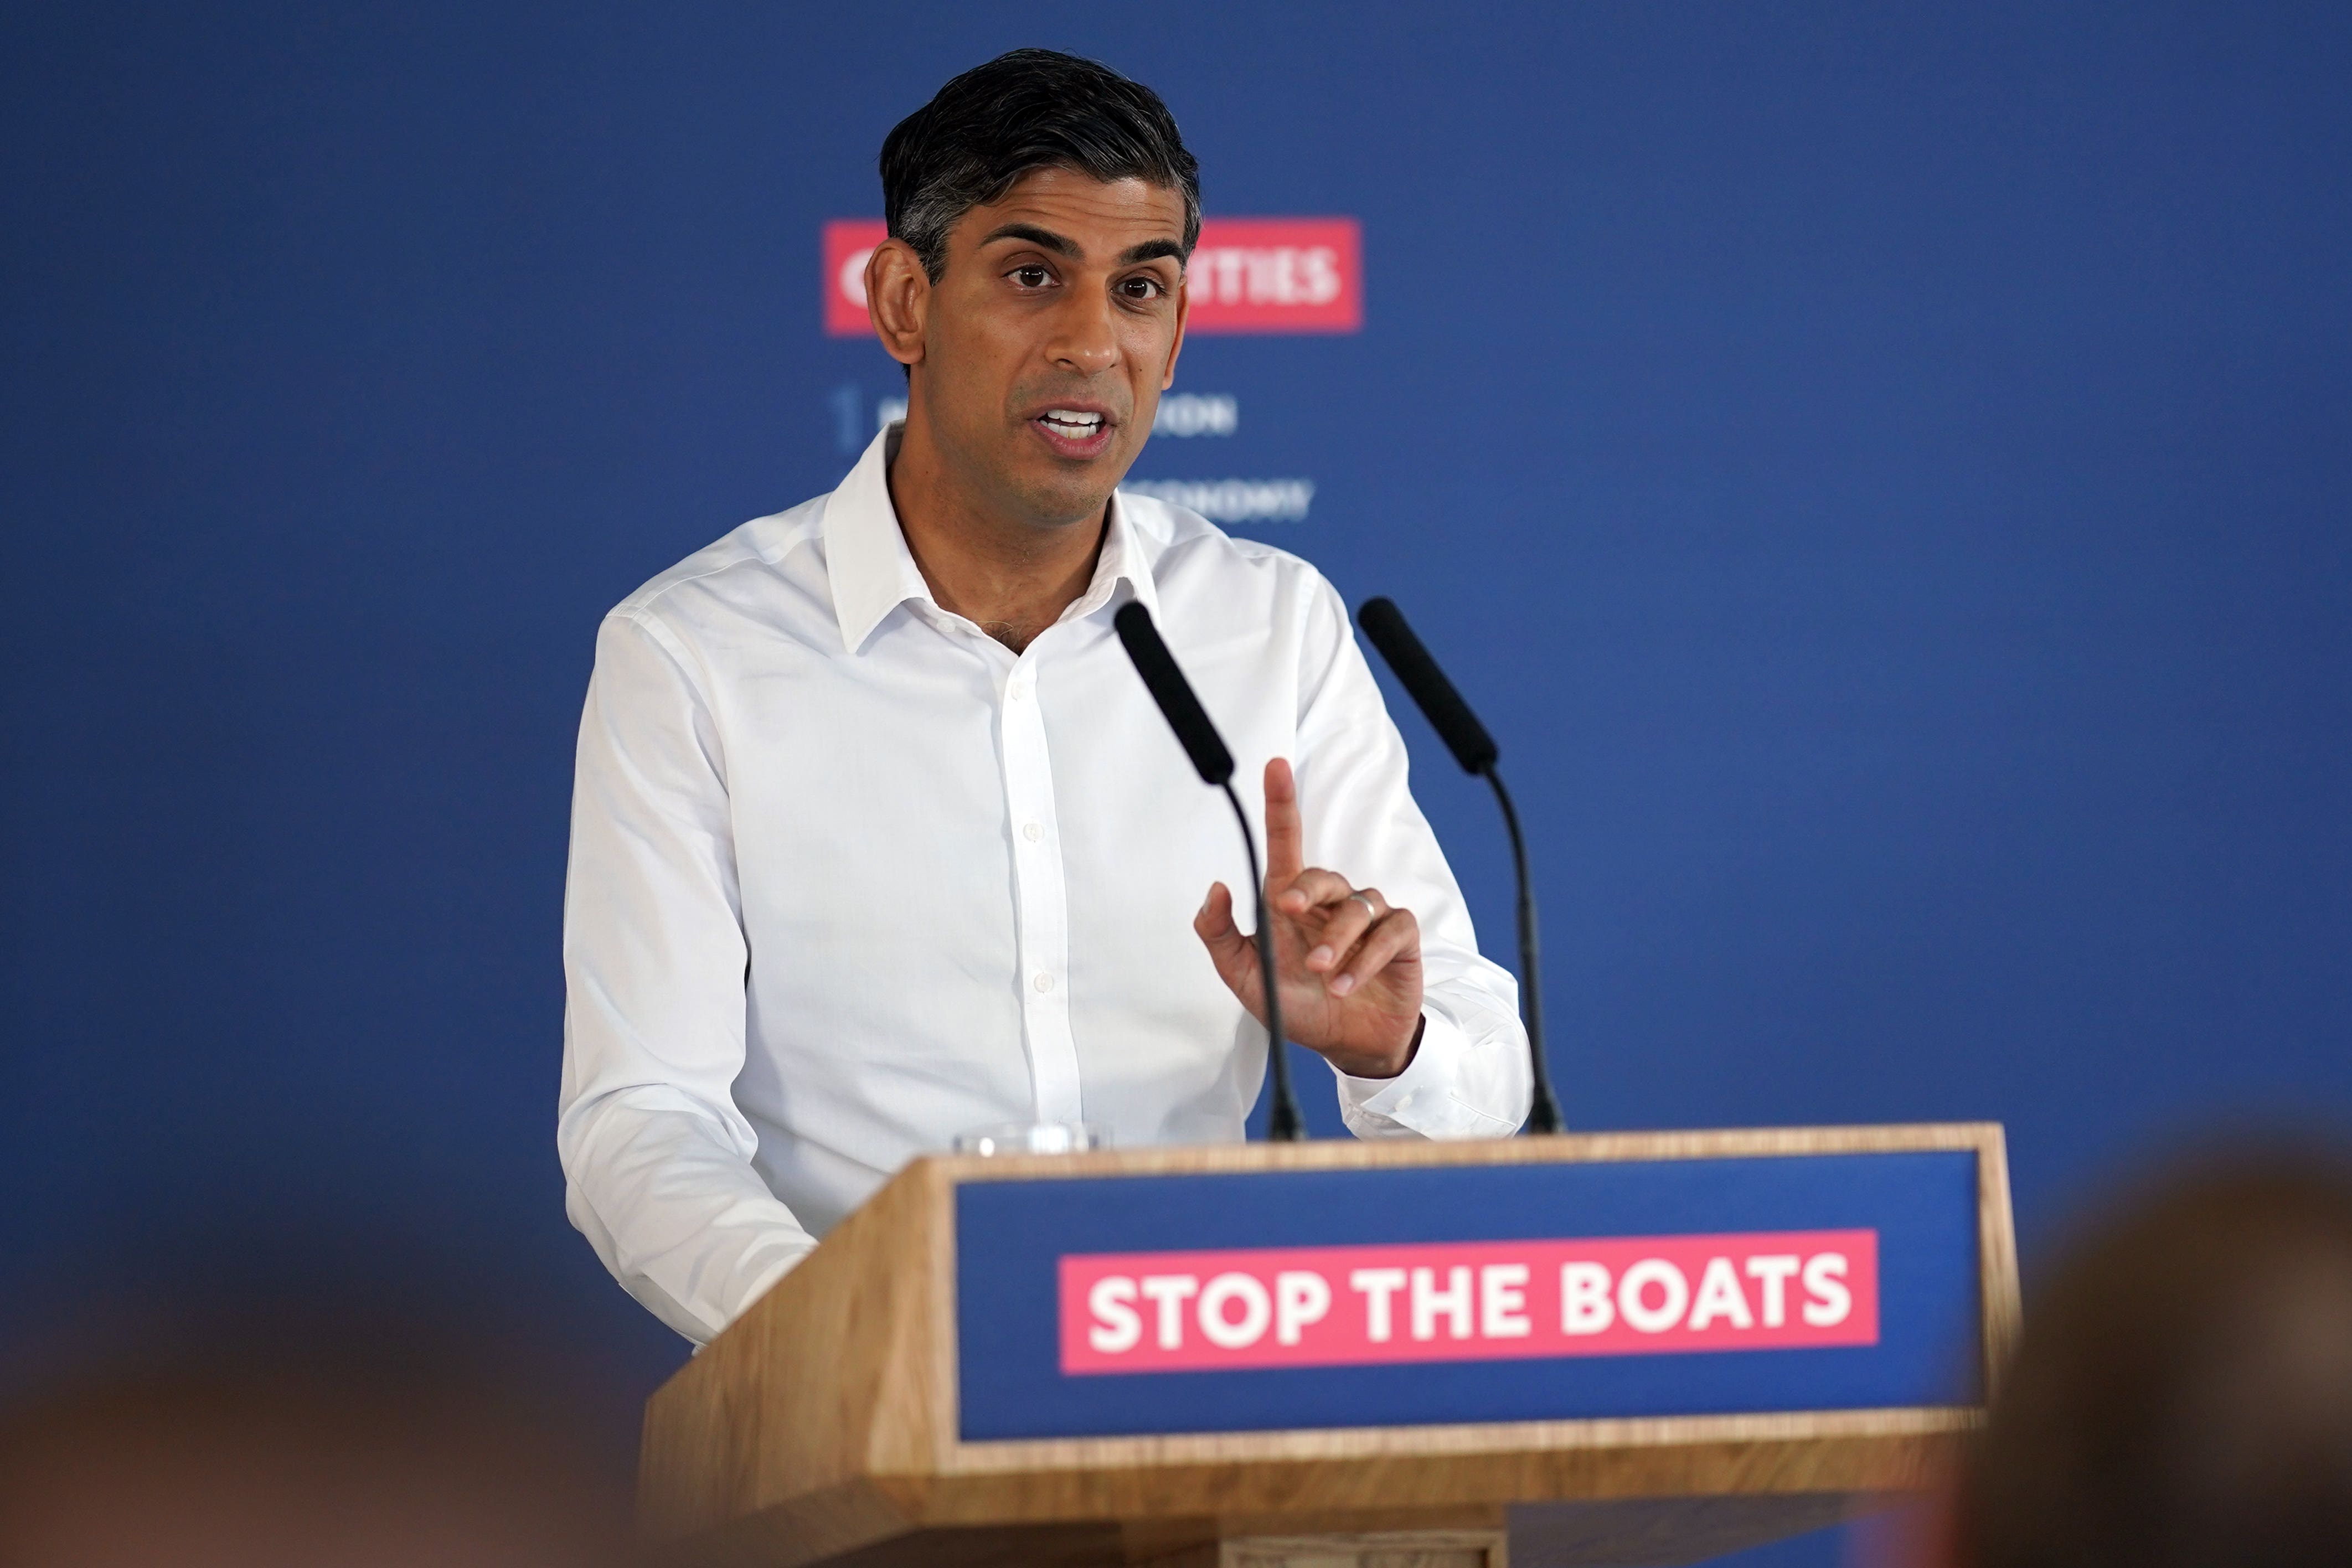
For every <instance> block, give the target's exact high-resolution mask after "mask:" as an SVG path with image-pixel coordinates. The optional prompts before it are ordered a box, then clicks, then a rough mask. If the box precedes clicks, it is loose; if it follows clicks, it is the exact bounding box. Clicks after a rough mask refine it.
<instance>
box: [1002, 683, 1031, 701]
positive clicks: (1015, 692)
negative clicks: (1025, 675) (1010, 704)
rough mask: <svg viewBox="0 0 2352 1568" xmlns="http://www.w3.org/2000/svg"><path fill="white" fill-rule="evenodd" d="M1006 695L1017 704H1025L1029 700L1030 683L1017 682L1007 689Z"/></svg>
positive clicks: (1005, 690)
mask: <svg viewBox="0 0 2352 1568" xmlns="http://www.w3.org/2000/svg"><path fill="white" fill-rule="evenodd" d="M1004 695H1005V696H1007V697H1010V698H1011V699H1013V701H1015V702H1025V701H1027V700H1029V683H1028V682H1027V681H1025V680H1015V681H1013V682H1012V683H1011V684H1009V685H1007V686H1006V687H1005V689H1004Z"/></svg>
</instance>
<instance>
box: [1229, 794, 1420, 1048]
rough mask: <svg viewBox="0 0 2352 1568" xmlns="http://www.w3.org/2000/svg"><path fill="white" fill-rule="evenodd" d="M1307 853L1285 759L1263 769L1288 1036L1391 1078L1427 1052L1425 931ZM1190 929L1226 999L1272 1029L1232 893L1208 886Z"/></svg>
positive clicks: (1268, 889)
mask: <svg viewBox="0 0 2352 1568" xmlns="http://www.w3.org/2000/svg"><path fill="white" fill-rule="evenodd" d="M1304 842H1305V840H1304V836H1303V835H1302V833H1301V831H1300V828H1299V823H1298V785H1297V781H1296V780H1294V779H1293V778H1292V777H1291V774H1290V764H1289V763H1287V762H1285V761H1284V760H1283V759H1282V758H1280V757H1276V759H1275V760H1274V761H1272V762H1270V763H1266V765H1265V906H1266V914H1267V918H1268V919H1270V920H1272V921H1274V966H1275V973H1276V975H1277V976H1278V977H1279V980H1280V984H1281V985H1282V1021H1283V1026H1284V1029H1285V1031H1286V1033H1287V1034H1288V1035H1289V1036H1290V1037H1291V1038H1292V1039H1294V1040H1296V1041H1297V1042H1298V1043H1299V1044H1300V1045H1302V1046H1305V1047H1307V1048H1308V1049H1309V1050H1313V1051H1318V1052H1320V1053H1321V1054H1322V1055H1323V1057H1324V1058H1326V1059H1328V1061H1329V1062H1330V1063H1331V1065H1332V1066H1334V1067H1336V1068H1339V1070H1340V1071H1341V1072H1344V1073H1346V1074H1348V1075H1349V1076H1350V1077H1352V1078H1393V1077H1395V1076H1396V1075H1397V1074H1398V1073H1400V1072H1402V1071H1403V1070H1404V1067H1405V1064H1406V1063H1407V1062H1409V1061H1411V1060H1412V1052H1413V1047H1415V1046H1417V1045H1418V1044H1419V1043H1420V1040H1421V986H1422V973H1421V927H1420V925H1419V924H1418V923H1417V922H1415V921H1414V920H1413V918H1412V910H1399V909H1391V908H1390V907H1389V903H1388V900H1385V899H1383V898H1381V895H1380V892H1379V890H1378V889H1372V888H1357V887H1351V886H1350V885H1349V882H1348V879H1346V878H1345V877H1342V876H1340V875H1339V873H1338V872H1336V871H1326V870H1323V869H1322V868H1319V867H1313V866H1308V865H1307V864H1306V863H1305V860H1306V855H1305V849H1304ZM1192 929H1193V931H1196V932H1198V933H1199V934H1200V938H1201V941H1202V944H1203V945H1205V946H1206V947H1207V948H1208V950H1209V957H1210V959H1211V960H1212V961H1213V963H1215V964H1216V966H1217V973H1218V974H1219V975H1220V976H1221V977H1222V978H1223V980H1224V983H1225V985H1226V987H1227V989H1229V990H1231V991H1232V992H1233V994H1234V995H1235V996H1237V997H1239V998H1240V999H1241V1004H1242V1005H1243V1006H1244V1007H1246V1008H1248V1009H1249V1011H1250V1014H1251V1016H1253V1017H1255V1018H1256V1019H1257V1021H1258V1022H1259V1023H1261V1024H1263V1023H1264V1022H1265V987H1264V985H1263V984H1262V977H1261V975H1260V973H1259V971H1258V962H1257V948H1256V945H1255V942H1254V941H1253V940H1252V938H1251V937H1249V936H1247V935H1244V933H1243V932H1242V930H1241V928H1240V927H1239V926H1237V925H1235V924H1234V896H1233V894H1232V892H1231V891H1230V890H1228V889H1226V887H1225V885H1224V884H1223V882H1213V883H1211V884H1210V887H1209V898H1208V901H1207V902H1205V903H1203V904H1202V906H1201V912H1200V913H1199V914H1197V915H1195V916H1193V917H1192Z"/></svg>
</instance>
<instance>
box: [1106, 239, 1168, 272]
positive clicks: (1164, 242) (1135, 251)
mask: <svg viewBox="0 0 2352 1568" xmlns="http://www.w3.org/2000/svg"><path fill="white" fill-rule="evenodd" d="M1163 256H1172V257H1174V258H1176V259H1177V260H1178V261H1180V262H1181V261H1182V260H1183V259H1184V247H1182V246H1181V245H1179V244H1178V243H1177V242H1176V241H1174V240H1172V239H1147V240H1145V241H1144V242H1143V243H1142V244H1141V245H1134V246H1129V247H1128V249H1127V253H1126V254H1125V255H1123V256H1121V257H1120V258H1118V264H1119V265H1120V266H1121V267H1132V266H1134V265H1135V264H1136V263H1137V262H1139V261H1157V260H1159V259H1160V258H1161V257H1163Z"/></svg>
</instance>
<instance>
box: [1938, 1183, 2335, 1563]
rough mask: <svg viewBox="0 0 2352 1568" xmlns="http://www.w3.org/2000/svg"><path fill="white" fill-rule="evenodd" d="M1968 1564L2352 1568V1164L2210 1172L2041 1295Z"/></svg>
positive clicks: (1956, 1552)
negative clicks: (2344, 1567) (2347, 1566)
mask: <svg viewBox="0 0 2352 1568" xmlns="http://www.w3.org/2000/svg"><path fill="white" fill-rule="evenodd" d="M2025 1322H2026V1330H2025V1338H2024V1342H2023V1344H2022V1345H2021V1349H2020V1352H2019V1354H2018V1357H2017V1360H2016V1362H2015V1363H2014V1364H2013V1365H2012V1366H2011V1368H2010V1370H2009V1373H2008V1376H2007V1378H2006V1379H2005V1380H2004V1382H2003V1383H2002V1384H2001V1387H2000V1394H1999V1397H1998V1399H1997V1401H1996V1403H1995V1405H1994V1407H1993V1411H1992V1415H1991V1419H1990V1423H1989V1425H1988V1426H1987V1428H1986V1430H1985V1432H1984V1434H1983V1436H1982V1437H1981V1439H1980V1441H1979V1443H1978V1445H1977V1446H1976V1447H1975V1449H1974V1450H1973V1452H1972V1454H1971V1456H1970V1458H1969V1463H1968V1465H1967V1467H1966V1468H1965V1472H1964V1474H1963V1476H1962V1479H1961V1482H1960V1485H1959V1487H1958V1492H1957V1497H1956V1500H1955V1509H1954V1516H1953V1519H1952V1521H1951V1523H1952V1529H1951V1533H1950V1538H1949V1542H1948V1544H1949V1546H1950V1549H1951V1556H1952V1563H1953V1568H2126V1565H2129V1568H2257V1565H2259V1568H2321V1565H2322V1564H2326V1565H2327V1568H2342V1565H2344V1564H2347V1563H2352V1165H2347V1163H2345V1162H2344V1161H2342V1160H2340V1159H2338V1158H2336V1157H2334V1156H2329V1155H2324V1154H2318V1153H2262V1152H2243V1153H2239V1154H2236V1155H2233V1156H2227V1157H2223V1158H2219V1159H2213V1160H2208V1161H2205V1162H2202V1163H2199V1164H2197V1165H2196V1166H2194V1167H2193V1168H2191V1169H2189V1170H2188V1171H2186V1172H2184V1173H2177V1174H2175V1175H2173V1176H2171V1177H2169V1178H2167V1179H2165V1180H2164V1181H2162V1182H2160V1183H2159V1184H2156V1185H2154V1186H2152V1187H2149V1188H2146V1189H2143V1190H2142V1191H2141V1192H2140V1193H2139V1194H2138V1195H2137V1197H2136V1198H2134V1199H2132V1200H2131V1201H2128V1202H2126V1203H2125V1204H2123V1205H2119V1206H2118V1207H2117V1208H2116V1210H2114V1211H2113V1212H2111V1213H2110V1214H2109V1215H2108V1216H2107V1217H2106V1218H2105V1220H2104V1221H2102V1222H2100V1223H2098V1224H2096V1225H2095V1226H2093V1227H2092V1229H2091V1230H2090V1231H2089V1232H2088V1233H2087V1234H2086V1235H2085V1236H2084V1237H2083V1238H2082V1241H2081V1243H2080V1244H2079V1245H2078V1246H2077V1247H2074V1249H2073V1250H2072V1251H2071V1252H2069V1253H2067V1254H2066V1255H2065V1256H2064V1257H2063V1258H2062V1260H2061V1261H2060V1262H2059V1264H2058V1266H2057V1268H2056V1269H2055V1270H2054V1272H2053V1274H2052V1275H2051V1276H2050V1277H2049V1279H2048V1280H2047V1282H2046V1284H2045V1285H2044V1286H2043V1288H2042V1289H2039V1290H2038V1291H2033V1292H2030V1293H2029V1295H2028V1298H2027V1302H2026V1315H2025Z"/></svg>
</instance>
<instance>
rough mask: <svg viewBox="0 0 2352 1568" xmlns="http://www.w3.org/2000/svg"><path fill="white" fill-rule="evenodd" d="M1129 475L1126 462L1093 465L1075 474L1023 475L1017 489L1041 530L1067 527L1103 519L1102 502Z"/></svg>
mask: <svg viewBox="0 0 2352 1568" xmlns="http://www.w3.org/2000/svg"><path fill="white" fill-rule="evenodd" d="M1126 474H1127V465H1125V464H1124V463H1119V464H1113V463H1108V462H1094V463H1088V464H1087V465H1085V467H1084V468H1082V469H1078V470H1077V471H1075V472H1073V471H1071V470H1069V469H1065V470H1063V471H1062V472H1059V473H1046V474H1037V473H1029V474H1024V475H1022V476H1020V479H1019V482H1018V483H1017V484H1016V485H1015V487H1014V489H1015V493H1016V494H1017V495H1018V496H1019V497H1020V499H1021V502H1022V506H1023V508H1024V510H1026V511H1028V512H1029V514H1030V515H1031V517H1032V518H1034V520H1035V521H1036V522H1037V523H1038V525H1039V526H1040V527H1045V528H1056V527H1066V526H1067V525H1069V524H1071V523H1076V522H1087V521H1092V520H1093V519H1096V518H1099V517H1100V516H1102V510H1103V503H1104V502H1106V501H1108V500H1110V493H1111V491H1113V490H1115V489H1118V481H1119V480H1120V479H1124V478H1125V477H1126Z"/></svg>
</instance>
